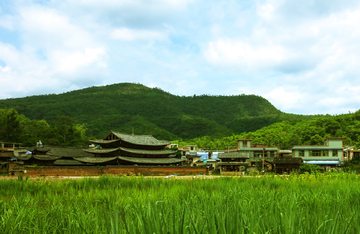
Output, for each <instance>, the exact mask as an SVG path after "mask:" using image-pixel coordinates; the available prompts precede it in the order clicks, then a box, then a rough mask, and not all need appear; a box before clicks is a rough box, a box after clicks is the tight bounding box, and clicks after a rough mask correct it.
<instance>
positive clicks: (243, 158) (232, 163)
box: [216, 152, 250, 172]
mask: <svg viewBox="0 0 360 234" xmlns="http://www.w3.org/2000/svg"><path fill="white" fill-rule="evenodd" d="M218 158H219V159H220V162H218V163H217V164H216V167H217V168H219V169H220V172H223V171H232V172H233V171H235V172H241V171H245V170H246V167H247V166H249V162H247V160H248V159H249V158H250V153H249V152H231V153H223V154H219V155H218Z"/></svg>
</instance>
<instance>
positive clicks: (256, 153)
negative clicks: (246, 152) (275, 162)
mask: <svg viewBox="0 0 360 234" xmlns="http://www.w3.org/2000/svg"><path fill="white" fill-rule="evenodd" d="M261 156H262V151H254V157H255V158H259V157H261Z"/></svg>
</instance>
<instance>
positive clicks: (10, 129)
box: [0, 109, 89, 147]
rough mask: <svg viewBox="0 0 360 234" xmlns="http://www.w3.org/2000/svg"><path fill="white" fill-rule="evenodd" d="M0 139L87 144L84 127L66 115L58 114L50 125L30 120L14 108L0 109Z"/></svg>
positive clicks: (72, 144)
mask: <svg viewBox="0 0 360 234" xmlns="http://www.w3.org/2000/svg"><path fill="white" fill-rule="evenodd" d="M0 126H1V127H0V139H1V140H0V141H5V142H16V143H21V144H22V146H33V145H35V144H36V142H38V141H39V140H41V141H42V142H43V143H44V144H47V145H61V146H77V147H85V146H88V145H89V141H88V140H89V138H88V137H87V136H86V128H85V126H84V125H83V124H78V123H76V121H75V120H74V119H72V118H71V117H68V116H62V115H58V116H57V118H56V119H55V120H54V123H53V124H52V125H50V124H48V123H47V122H46V121H45V120H30V119H28V118H26V117H25V116H24V115H19V114H18V113H17V111H16V110H14V109H8V110H6V109H0Z"/></svg>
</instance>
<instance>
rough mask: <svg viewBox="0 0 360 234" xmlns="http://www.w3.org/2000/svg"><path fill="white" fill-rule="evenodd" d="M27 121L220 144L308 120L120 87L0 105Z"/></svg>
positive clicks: (248, 98) (253, 103)
mask: <svg viewBox="0 0 360 234" xmlns="http://www.w3.org/2000/svg"><path fill="white" fill-rule="evenodd" d="M1 108H3V109H9V108H13V109H15V110H17V111H18V113H19V114H23V115H25V116H26V117H27V118H29V119H36V120H42V119H44V120H46V121H47V122H49V123H53V122H54V121H55V120H56V118H57V117H58V116H59V115H62V116H69V117H72V118H74V119H75V120H76V121H77V122H78V123H81V124H85V126H86V127H87V129H88V130H87V132H88V135H90V136H93V137H96V138H102V137H104V136H105V135H106V134H108V133H109V131H110V130H113V131H120V132H126V133H131V132H134V133H135V134H152V135H154V136H155V137H157V138H159V139H169V140H172V139H179V138H182V139H191V138H195V137H201V136H211V137H214V138H219V137H223V136H229V135H231V134H234V133H235V134H240V133H242V132H248V131H255V130H257V129H260V128H262V127H265V126H268V125H270V124H273V123H276V122H280V121H283V120H299V119H312V118H316V116H303V115H293V114H286V113H282V112H281V111H280V110H278V109H276V108H275V107H274V106H273V105H272V104H271V103H270V102H269V101H267V100H266V99H265V98H262V97H260V96H256V95H243V94H242V95H234V96H208V95H201V96H196V95H194V96H176V95H172V94H170V93H168V92H165V91H163V90H161V89H159V88H149V87H146V86H144V85H141V84H133V83H119V84H113V85H107V86H101V87H90V88H85V89H81V90H76V91H71V92H67V93H63V94H58V95H55V94H50V95H40V96H30V97H24V98H13V99H5V100H0V109H1Z"/></svg>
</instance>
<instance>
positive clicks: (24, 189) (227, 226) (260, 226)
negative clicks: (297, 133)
mask: <svg viewBox="0 0 360 234" xmlns="http://www.w3.org/2000/svg"><path fill="white" fill-rule="evenodd" d="M359 211H360V179H359V178H358V176H356V175H353V174H345V173H339V174H328V175H291V176H289V177H274V176H272V175H269V176H263V177H250V178H249V177H236V178H235V177H234V178H232V177H222V178H214V179H193V180H185V179H174V178H173V179H154V178H139V177H103V176H101V177H100V178H98V179H94V178H83V179H79V180H58V179H47V178H38V179H35V180H30V179H29V180H26V179H23V180H5V179H4V180H0V216H1V219H0V232H1V233H360V222H359V221H360V220H359Z"/></svg>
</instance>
